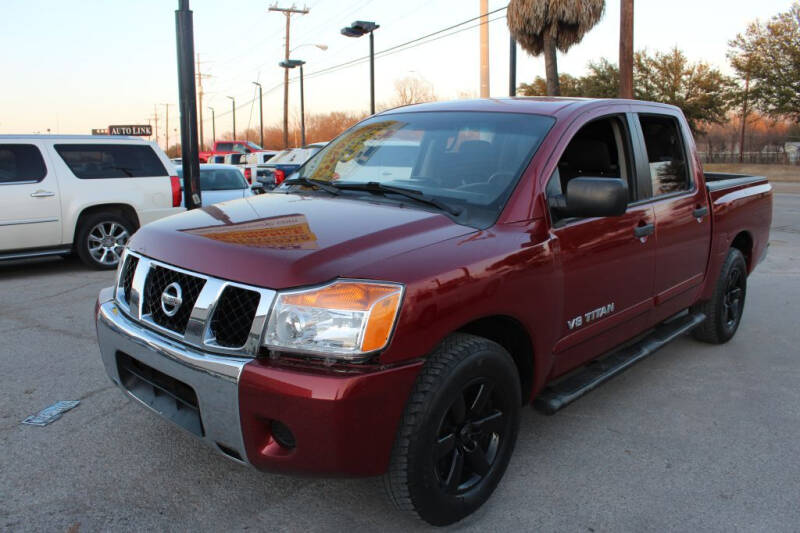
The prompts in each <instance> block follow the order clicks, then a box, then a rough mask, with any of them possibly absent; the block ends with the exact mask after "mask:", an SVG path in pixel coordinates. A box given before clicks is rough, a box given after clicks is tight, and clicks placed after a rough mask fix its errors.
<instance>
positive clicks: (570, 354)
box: [546, 114, 656, 374]
mask: <svg viewBox="0 0 800 533" xmlns="http://www.w3.org/2000/svg"><path fill="white" fill-rule="evenodd" d="M631 128H632V124H631V123H630V117H628V116H626V115H625V114H620V115H613V116H605V117H602V116H601V117H599V118H596V119H594V120H591V121H590V122H588V123H586V124H584V125H583V126H582V127H581V128H580V129H579V130H578V131H577V132H575V133H573V134H572V136H571V139H570V141H569V144H568V145H567V146H566V148H565V149H564V150H563V152H562V154H561V155H560V159H559V161H558V167H557V168H556V170H555V171H554V172H553V175H552V176H551V177H550V179H549V181H548V184H547V189H546V191H547V192H546V194H547V196H548V197H554V196H557V195H560V194H561V193H562V192H566V190H567V189H566V188H567V184H568V183H569V180H571V179H574V178H576V177H581V176H583V177H613V178H621V179H622V180H623V181H625V182H627V184H628V190H629V205H628V208H627V210H626V212H625V213H624V214H623V215H621V216H613V217H595V218H582V219H577V218H567V219H559V218H558V215H557V213H556V212H554V210H553V209H551V223H552V227H551V235H552V237H553V240H552V243H553V248H554V250H553V251H554V254H555V256H556V258H557V263H558V264H557V271H558V272H560V276H561V287H562V298H561V302H562V306H561V308H560V309H557V310H554V311H555V312H557V313H558V314H559V315H560V320H559V322H558V323H559V326H558V328H559V331H558V332H557V338H558V341H557V342H556V344H555V346H554V349H553V351H554V354H555V368H554V369H553V370H554V372H555V373H556V374H561V373H563V372H566V371H568V370H569V369H571V368H574V367H576V366H578V365H580V364H583V363H584V362H586V361H587V360H589V359H591V358H593V357H596V356H597V355H599V354H600V353H602V352H604V351H606V350H608V349H609V348H611V347H613V346H615V345H617V344H619V343H621V342H623V341H625V340H627V339H629V338H630V337H632V336H634V335H635V334H636V333H638V332H639V331H642V330H643V329H645V328H646V327H647V319H648V315H649V312H650V310H651V308H652V305H653V304H652V299H653V273H654V264H655V248H656V247H655V239H653V237H652V232H653V230H654V223H655V217H654V212H653V207H652V206H651V205H649V204H642V203H640V202H638V197H637V193H636V180H635V178H634V176H635V172H634V171H633V164H632V163H633V157H632V144H631V136H630V131H631Z"/></svg>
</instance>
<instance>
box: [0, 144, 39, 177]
mask: <svg viewBox="0 0 800 533" xmlns="http://www.w3.org/2000/svg"><path fill="white" fill-rule="evenodd" d="M46 175H47V167H46V166H45V164H44V159H42V154H41V152H39V149H38V148H37V147H35V146H34V145H32V144H0V184H4V183H17V182H20V181H24V182H31V183H35V182H39V181H42V180H43V179H44V177H45V176H46Z"/></svg>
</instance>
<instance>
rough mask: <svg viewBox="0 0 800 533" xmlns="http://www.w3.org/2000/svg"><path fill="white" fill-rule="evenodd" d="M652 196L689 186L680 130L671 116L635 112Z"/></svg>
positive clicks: (677, 191)
mask: <svg viewBox="0 0 800 533" xmlns="http://www.w3.org/2000/svg"><path fill="white" fill-rule="evenodd" d="M639 124H640V126H641V129H642V138H643V140H644V144H645V149H646V151H647V162H648V167H649V170H650V185H651V191H652V192H651V194H650V196H651V197H652V198H657V197H659V196H664V195H668V194H675V193H680V192H683V191H689V190H691V189H692V182H691V180H690V178H689V165H688V164H687V160H686V149H685V147H684V143H683V134H682V133H681V129H680V125H679V124H678V120H677V119H676V118H675V117H672V116H669V115H648V114H639Z"/></svg>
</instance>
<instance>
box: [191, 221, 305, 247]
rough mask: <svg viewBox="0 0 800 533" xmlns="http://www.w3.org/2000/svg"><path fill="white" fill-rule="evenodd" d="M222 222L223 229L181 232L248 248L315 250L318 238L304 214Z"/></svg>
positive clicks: (216, 227)
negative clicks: (223, 223)
mask: <svg viewBox="0 0 800 533" xmlns="http://www.w3.org/2000/svg"><path fill="white" fill-rule="evenodd" d="M225 218H227V217H225ZM225 222H226V223H225V225H224V226H219V225H215V226H206V227H202V228H192V229H185V230H181V231H184V232H186V233H190V234H192V235H198V236H200V237H205V238H207V239H213V240H215V241H221V242H225V243H228V244H239V245H242V246H249V247H251V248H277V249H280V250H315V249H317V248H318V245H317V236H316V235H315V234H314V233H313V232H312V231H311V228H310V227H309V225H308V220H307V219H306V217H305V215H301V214H293V215H281V216H277V217H269V218H260V219H257V220H250V221H247V222H239V223H231V222H230V219H227V220H226V221H225Z"/></svg>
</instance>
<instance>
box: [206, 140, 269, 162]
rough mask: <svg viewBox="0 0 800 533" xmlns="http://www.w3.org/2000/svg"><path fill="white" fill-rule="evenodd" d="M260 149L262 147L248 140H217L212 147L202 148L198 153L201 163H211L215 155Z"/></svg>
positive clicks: (244, 152) (258, 150) (243, 152)
mask: <svg viewBox="0 0 800 533" xmlns="http://www.w3.org/2000/svg"><path fill="white" fill-rule="evenodd" d="M262 150H263V148H261V147H260V146H259V145H257V144H256V143H254V142H250V141H217V142H215V143H214V148H212V149H211V150H204V151H202V152H200V154H199V155H200V162H201V163H213V161H211V160H210V159H211V158H212V157H213V156H215V155H226V154H249V153H251V152H260V151H262ZM220 162H221V161H220Z"/></svg>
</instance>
